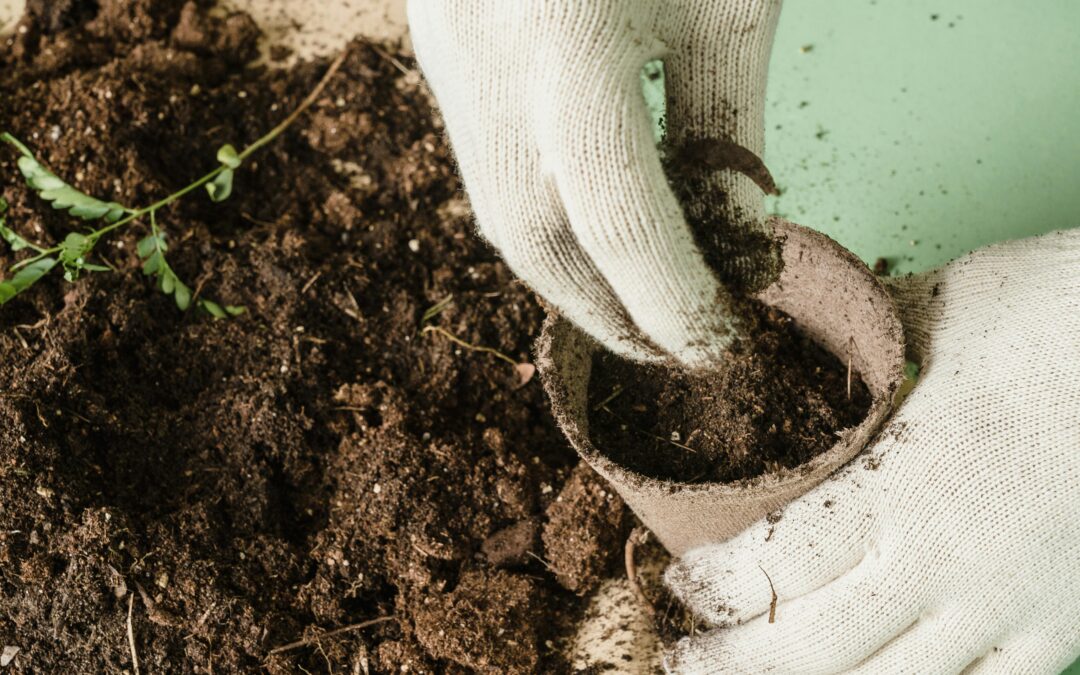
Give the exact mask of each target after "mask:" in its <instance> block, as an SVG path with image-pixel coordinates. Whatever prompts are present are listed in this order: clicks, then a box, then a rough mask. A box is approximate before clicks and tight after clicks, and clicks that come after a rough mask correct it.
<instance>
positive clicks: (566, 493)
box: [543, 464, 630, 595]
mask: <svg viewBox="0 0 1080 675" xmlns="http://www.w3.org/2000/svg"><path fill="white" fill-rule="evenodd" d="M626 514H627V511H626V509H625V508H623V501H622V499H621V498H620V497H619V496H618V495H617V494H615V493H614V492H613V491H612V489H611V486H610V485H608V484H607V482H605V481H604V480H603V479H602V478H600V477H599V476H597V475H596V473H595V472H593V471H592V470H591V469H589V468H588V466H586V465H585V464H579V465H578V468H577V469H575V470H574V473H573V474H572V475H571V476H570V480H568V481H566V485H564V486H563V489H562V492H560V493H559V498H558V499H556V500H555V503H554V504H552V505H551V506H549V507H548V509H547V516H548V522H547V524H545V525H544V534H543V537H544V548H545V550H546V551H547V553H548V555H549V556H551V563H549V564H550V567H551V569H552V571H554V572H555V574H556V576H557V578H558V580H559V583H561V584H562V585H563V587H565V588H567V589H569V590H571V591H575V592H577V593H579V594H582V595H584V594H585V593H588V592H589V591H591V590H593V589H595V588H596V586H597V585H599V582H600V580H601V579H603V577H604V575H605V573H606V572H608V571H609V570H610V568H611V566H612V564H613V563H614V562H615V561H616V559H617V558H618V552H619V549H620V547H621V546H622V545H623V543H624V542H625V541H626V537H627V535H628V534H629V524H630V523H629V519H628V518H627V517H626Z"/></svg>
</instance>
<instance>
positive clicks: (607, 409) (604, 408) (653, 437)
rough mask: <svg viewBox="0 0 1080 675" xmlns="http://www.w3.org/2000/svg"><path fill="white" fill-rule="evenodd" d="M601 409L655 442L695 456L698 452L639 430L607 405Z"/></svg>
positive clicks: (668, 439) (676, 442) (687, 446)
mask: <svg viewBox="0 0 1080 675" xmlns="http://www.w3.org/2000/svg"><path fill="white" fill-rule="evenodd" d="M600 409H601V410H603V411H604V412H606V413H607V414H609V415H611V416H612V417H614V418H615V419H617V420H619V421H620V422H623V423H624V424H626V425H627V426H628V427H630V428H631V429H633V430H634V431H636V432H638V433H639V434H644V435H646V436H648V437H649V438H651V439H653V440H656V441H660V442H661V443H670V444H672V445H674V446H675V447H676V448H682V449H683V450H686V451H687V452H692V453H694V454H695V455H696V454H697V450H695V449H693V448H691V447H690V446H689V445H683V444H682V443H680V442H678V441H673V440H671V439H670V438H664V437H663V436H658V435H657V434H654V433H651V432H648V431H645V430H644V429H638V428H637V427H635V426H634V425H632V424H630V423H629V422H627V421H626V420H624V419H623V418H622V417H620V416H619V415H617V414H616V413H615V411H614V410H612V409H611V408H609V407H607V406H606V405H603V406H601V408H600Z"/></svg>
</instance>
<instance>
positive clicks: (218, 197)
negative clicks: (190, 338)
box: [0, 52, 346, 319]
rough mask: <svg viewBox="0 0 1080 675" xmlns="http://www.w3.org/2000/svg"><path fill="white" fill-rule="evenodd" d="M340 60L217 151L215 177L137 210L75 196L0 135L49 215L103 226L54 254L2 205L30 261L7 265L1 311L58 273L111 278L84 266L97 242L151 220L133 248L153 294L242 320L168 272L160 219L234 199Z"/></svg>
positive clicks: (6, 236) (2, 226)
mask: <svg viewBox="0 0 1080 675" xmlns="http://www.w3.org/2000/svg"><path fill="white" fill-rule="evenodd" d="M345 56H346V53H345V52H342V54H341V55H339V56H338V57H337V58H336V59H335V60H334V61H333V63H331V64H330V67H329V68H327V70H326V73H325V74H324V75H323V77H322V79H321V80H319V83H318V84H317V85H315V87H314V88H313V89H312V90H311V92H310V93H309V94H308V95H307V96H306V97H305V98H304V100H303V101H301V102H300V105H299V106H297V107H296V109H295V110H293V111H292V113H290V114H289V116H288V117H286V118H285V119H284V120H282V121H281V122H280V123H279V124H278V125H277V126H275V127H274V128H273V129H271V130H270V131H268V132H267V133H266V134H264V135H263V136H261V137H259V138H258V139H256V140H255V141H254V142H252V143H251V144H250V145H248V146H247V147H246V148H244V149H243V150H240V151H237V150H236V148H235V147H233V145H232V144H230V143H226V144H224V145H222V146H221V147H220V148H218V151H217V161H218V166H217V167H216V168H215V169H214V170H213V171H210V172H209V173H207V174H206V175H204V176H202V177H201V178H198V179H196V180H195V181H194V182H192V183H190V184H188V185H186V186H184V187H182V188H180V189H179V190H177V191H176V192H173V193H172V194H170V195H168V196H166V197H164V198H162V199H160V200H158V201H156V202H154V203H153V204H150V205H149V206H144V207H142V208H129V207H126V206H123V205H122V204H118V203H117V202H113V201H105V200H102V199H98V198H96V197H92V196H90V195H88V194H85V193H83V192H81V191H79V190H78V189H76V188H74V187H72V186H71V185H69V184H68V183H67V182H65V181H64V180H63V179H61V178H60V177H58V176H57V175H56V174H54V173H52V172H51V171H49V170H48V169H47V168H45V166H44V165H43V164H42V163H41V162H40V161H39V160H38V159H37V157H35V156H34V153H33V152H31V150H30V148H28V147H27V146H26V145H25V144H24V143H22V142H21V141H20V140H19V139H17V138H15V137H14V136H12V135H11V134H10V133H7V132H4V133H0V141H3V142H5V143H7V144H9V145H11V146H13V147H14V148H15V149H17V150H18V151H19V153H20V157H19V160H18V166H19V171H20V172H21V173H22V175H23V178H24V179H25V180H26V183H27V185H29V186H30V188H31V189H33V190H34V191H35V192H37V193H38V195H39V196H40V197H41V198H42V199H44V200H46V201H48V202H51V203H52V206H53V208H54V209H58V210H64V211H67V212H68V213H70V214H71V215H72V216H75V217H77V218H80V219H82V220H85V221H92V222H95V223H104V225H102V226H101V227H98V228H96V229H90V230H89V231H88V232H70V233H69V234H68V235H67V236H66V237H65V238H64V240H63V241H62V242H60V243H59V244H56V245H54V246H39V245H37V244H35V243H33V242H31V241H29V240H27V239H25V238H24V237H22V236H21V235H19V234H18V233H16V232H15V231H14V230H12V229H11V228H9V227H8V226H7V223H6V222H5V221H4V218H3V214H4V212H5V211H6V210H7V202H5V201H4V200H3V199H0V239H3V240H4V241H5V242H7V244H8V246H9V247H10V248H11V250H13V251H21V250H23V249H29V250H31V251H33V252H34V255H32V256H30V257H27V258H25V259H23V260H21V261H19V262H17V263H15V264H14V265H12V267H11V270H10V271H11V272H12V273H13V275H12V277H11V278H10V279H6V280H4V281H0V305H3V304H4V303H6V302H8V301H9V300H11V299H12V298H14V297H15V296H17V295H18V294H20V293H22V292H23V291H25V290H26V289H28V288H30V287H31V286H32V285H33V284H34V283H36V282H37V281H38V280H39V279H41V278H42V277H44V276H45V275H46V274H48V273H49V272H50V271H52V270H53V269H54V268H57V267H59V268H60V269H62V270H63V273H64V278H65V279H66V280H67V281H69V282H74V281H76V280H77V279H78V278H79V277H80V276H81V275H82V274H83V273H86V272H108V271H111V270H112V268H110V267H107V266H104V265H97V264H93V263H91V262H89V261H88V258H89V256H90V253H91V252H92V251H93V250H94V247H95V246H96V245H97V243H98V241H100V240H101V238H102V237H104V236H105V235H107V234H110V233H112V232H114V231H116V230H119V229H121V228H124V227H128V226H130V225H132V224H134V223H136V222H139V221H142V219H144V218H148V219H149V222H150V233H149V234H148V235H147V236H146V237H144V238H143V239H142V240H140V241H139V243H138V246H137V252H138V255H139V258H140V259H141V260H142V261H143V265H142V269H143V273H144V274H145V275H146V276H150V277H154V279H155V281H156V282H157V286H158V288H159V289H160V290H161V291H162V292H163V293H165V294H166V295H171V296H173V299H174V300H175V301H176V306H177V307H179V308H180V309H181V310H184V311H186V310H187V309H188V308H190V307H191V306H192V304H194V305H195V306H196V307H198V308H199V309H201V310H203V311H204V312H206V313H207V314H210V315H211V316H213V317H215V318H219V319H220V318H226V317H229V316H236V315H238V314H242V313H243V312H244V308H243V307H238V306H234V305H221V304H219V303H217V302H214V301H212V300H207V299H205V298H197V297H193V294H192V291H191V288H190V287H189V286H188V285H187V284H185V283H184V282H182V281H181V280H180V278H179V277H178V276H177V275H176V273H175V272H173V269H172V267H171V266H170V265H169V263H168V260H167V259H166V257H165V254H166V252H167V251H168V245H167V244H166V236H165V231H164V230H162V229H161V227H160V226H159V225H158V222H157V212H158V211H159V210H161V209H163V208H165V207H166V206H168V205H169V204H172V203H173V202H175V201H177V200H178V199H180V198H181V197H183V196H185V195H187V194H188V193H189V192H192V191H193V190H197V189H198V188H199V187H203V188H204V189H205V190H206V192H207V194H208V195H209V197H210V199H211V200H212V201H215V202H222V201H225V200H226V199H228V198H229V195H231V194H232V188H233V176H234V174H235V172H236V170H237V169H238V168H240V166H241V165H242V164H243V162H244V160H246V159H247V158H248V157H250V156H251V155H252V154H253V153H254V152H255V151H256V150H258V149H260V148H261V147H263V146H264V145H266V144H268V143H270V142H271V141H273V140H274V139H275V138H277V137H278V136H280V135H281V134H282V132H284V131H285V130H286V129H288V128H289V126H290V125H291V124H292V123H293V122H295V121H296V119H297V118H298V117H300V115H301V114H303V112H304V111H305V110H307V109H308V108H309V107H310V106H311V104H312V103H314V102H315V100H316V99H317V98H318V97H319V95H320V94H321V93H322V91H323V89H325V88H326V85H327V83H329V81H330V79H331V78H332V77H333V76H334V74H335V73H336V72H337V71H338V69H339V68H340V67H341V64H342V63H343V62H344V61H345Z"/></svg>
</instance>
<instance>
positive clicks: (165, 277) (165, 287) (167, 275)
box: [161, 269, 180, 295]
mask: <svg viewBox="0 0 1080 675" xmlns="http://www.w3.org/2000/svg"><path fill="white" fill-rule="evenodd" d="M179 281H180V280H179V279H177V278H176V273H175V272H173V271H172V270H171V269H166V270H165V271H164V272H162V273H161V292H162V293H164V294H165V295H172V293H173V291H175V290H176V284H177V283H179Z"/></svg>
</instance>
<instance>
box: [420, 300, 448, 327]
mask: <svg viewBox="0 0 1080 675" xmlns="http://www.w3.org/2000/svg"><path fill="white" fill-rule="evenodd" d="M453 301H454V294H453V293H451V294H450V295H448V296H446V297H445V298H443V299H442V300H440V301H438V302H436V303H435V304H434V305H432V306H431V307H428V308H427V310H426V311H425V312H424V315H423V316H422V317H420V325H421V326H423V325H424V324H426V323H427V322H428V321H431V320H432V319H434V318H435V317H437V316H439V314H441V313H442V311H443V310H444V309H446V308H447V307H449V306H450V303H451V302H453Z"/></svg>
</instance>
